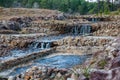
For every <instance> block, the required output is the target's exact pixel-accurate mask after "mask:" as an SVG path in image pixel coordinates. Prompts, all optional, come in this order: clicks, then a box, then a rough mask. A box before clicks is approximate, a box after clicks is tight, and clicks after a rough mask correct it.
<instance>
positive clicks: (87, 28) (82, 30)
mask: <svg viewBox="0 0 120 80" xmlns="http://www.w3.org/2000/svg"><path fill="white" fill-rule="evenodd" d="M90 32H91V26H89V25H82V26H81V28H80V34H81V35H85V34H90Z"/></svg>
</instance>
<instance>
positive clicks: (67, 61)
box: [0, 55, 88, 77]
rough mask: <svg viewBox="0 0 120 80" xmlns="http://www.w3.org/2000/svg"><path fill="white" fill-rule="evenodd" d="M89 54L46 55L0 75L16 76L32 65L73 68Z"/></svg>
mask: <svg viewBox="0 0 120 80" xmlns="http://www.w3.org/2000/svg"><path fill="white" fill-rule="evenodd" d="M87 58H88V56H80V55H55V56H51V57H44V58H40V59H37V60H34V61H33V62H32V64H30V65H28V66H22V67H17V68H14V69H10V70H7V71H4V72H1V73H0V76H5V77H8V76H15V75H18V74H21V73H24V72H25V71H26V70H27V69H29V68H30V67H32V66H48V67H56V68H72V67H74V66H76V65H79V64H82V63H83V62H84V61H85V60H86V59H87Z"/></svg>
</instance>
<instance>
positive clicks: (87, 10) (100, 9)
mask: <svg viewBox="0 0 120 80" xmlns="http://www.w3.org/2000/svg"><path fill="white" fill-rule="evenodd" d="M16 2H17V3H20V4H21V7H27V8H32V7H33V4H34V3H35V2H37V3H38V4H39V6H40V7H39V8H46V9H57V10H60V11H63V12H68V13H78V12H79V13H80V14H95V13H105V14H109V12H110V11H113V9H114V10H117V9H118V8H117V6H118V5H115V4H112V3H111V2H109V0H105V1H99V2H87V1H86V0H0V6H2V7H13V6H14V5H15V3H16Z"/></svg>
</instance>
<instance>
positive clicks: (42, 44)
mask: <svg viewBox="0 0 120 80" xmlns="http://www.w3.org/2000/svg"><path fill="white" fill-rule="evenodd" d="M50 47H51V42H34V43H32V44H31V45H30V48H33V49H37V48H40V49H48V48H50Z"/></svg>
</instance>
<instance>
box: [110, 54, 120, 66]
mask: <svg viewBox="0 0 120 80" xmlns="http://www.w3.org/2000/svg"><path fill="white" fill-rule="evenodd" d="M117 67H120V56H118V57H116V58H114V59H113V60H112V62H111V68H117Z"/></svg>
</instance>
